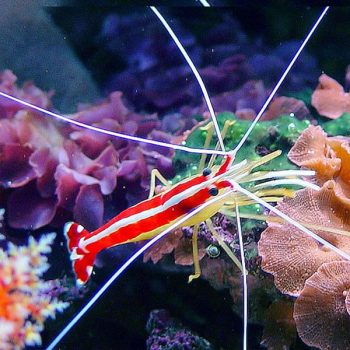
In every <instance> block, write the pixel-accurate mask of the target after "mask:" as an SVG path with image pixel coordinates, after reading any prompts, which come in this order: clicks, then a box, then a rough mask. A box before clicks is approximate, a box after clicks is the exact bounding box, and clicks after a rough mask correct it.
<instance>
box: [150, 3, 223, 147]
mask: <svg viewBox="0 0 350 350" xmlns="http://www.w3.org/2000/svg"><path fill="white" fill-rule="evenodd" d="M208 5H209V4H208ZM150 9H151V10H152V11H153V12H154V13H155V15H156V16H157V17H158V18H159V20H160V21H161V22H162V24H163V26H164V28H165V29H166V30H167V32H168V33H169V34H170V36H171V38H172V39H173V40H174V42H175V44H176V46H177V47H178V49H179V50H180V51H181V53H182V55H183V56H184V58H185V60H186V62H187V64H188V65H189V66H190V68H191V69H192V72H193V74H194V75H195V77H196V79H197V81H198V84H199V86H200V88H201V90H202V93H203V96H204V100H205V102H206V104H207V107H208V109H209V113H210V116H211V119H212V121H213V124H214V128H215V131H216V136H217V138H218V141H219V145H220V147H221V150H222V151H225V145H224V141H223V139H222V136H221V132H220V128H219V124H218V122H217V120H216V116H215V112H214V108H213V105H212V103H211V101H210V98H209V94H208V91H207V89H206V87H205V85H204V82H203V80H202V77H201V76H200V74H199V72H198V70H197V68H196V66H195V65H194V64H193V62H192V60H191V58H190V56H189V55H188V54H187V52H186V50H185V48H184V47H183V46H182V44H181V42H180V40H179V39H178V38H177V36H176V34H175V33H174V31H173V30H172V29H171V28H170V26H169V24H168V22H167V21H166V20H165V18H164V17H163V16H162V15H161V13H160V12H159V11H158V10H157V9H156V8H155V7H154V6H150Z"/></svg>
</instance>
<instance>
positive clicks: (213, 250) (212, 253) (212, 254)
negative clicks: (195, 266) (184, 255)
mask: <svg viewBox="0 0 350 350" xmlns="http://www.w3.org/2000/svg"><path fill="white" fill-rule="evenodd" d="M205 252H206V253H207V255H208V256H209V258H212V259H215V258H217V257H218V256H219V255H220V249H219V248H218V247H217V246H216V245H214V244H210V245H208V247H207V248H206V249H205Z"/></svg>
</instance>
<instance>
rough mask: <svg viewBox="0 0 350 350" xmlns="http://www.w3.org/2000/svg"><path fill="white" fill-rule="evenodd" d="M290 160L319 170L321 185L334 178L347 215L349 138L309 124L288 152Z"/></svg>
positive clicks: (349, 203)
mask: <svg viewBox="0 0 350 350" xmlns="http://www.w3.org/2000/svg"><path fill="white" fill-rule="evenodd" d="M288 157H289V159H290V160H291V161H293V162H294V163H296V164H297V165H299V166H303V167H305V168H308V169H312V170H315V171H316V179H317V181H318V183H319V184H320V185H322V184H324V183H325V181H327V180H330V179H332V180H334V181H333V182H332V186H333V187H334V194H335V196H336V197H337V198H338V199H339V201H341V203H342V205H343V207H344V210H345V213H344V215H343V218H344V220H345V221H346V222H349V219H348V218H347V216H348V215H346V214H347V213H349V211H350V176H349V174H350V139H349V138H347V137H340V136H338V137H327V135H326V134H325V133H324V132H323V130H322V128H321V127H320V126H317V127H315V126H309V128H307V129H306V130H305V131H304V132H303V133H302V135H301V136H300V137H299V139H298V140H297V142H296V143H295V145H294V146H293V147H292V149H291V150H290V151H289V153H288Z"/></svg>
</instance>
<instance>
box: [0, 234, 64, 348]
mask: <svg viewBox="0 0 350 350" xmlns="http://www.w3.org/2000/svg"><path fill="white" fill-rule="evenodd" d="M55 236H56V235H55V234H54V233H51V234H47V235H43V236H42V237H41V238H40V239H39V240H35V239H34V238H33V237H29V241H28V245H27V246H21V247H17V246H15V245H13V244H11V243H9V244H8V250H7V251H5V250H3V249H0V256H1V259H0V329H1V332H0V348H1V349H4V350H7V349H8V350H13V349H22V348H24V347H25V346H26V345H28V346H33V345H41V337H40V332H41V331H42V330H43V328H44V321H45V320H46V319H47V318H55V314H56V312H62V311H63V310H64V309H65V308H67V307H68V305H69V303H67V302H61V301H59V300H58V299H57V298H53V297H51V295H50V289H51V283H50V281H49V282H45V281H44V280H43V279H42V276H43V274H44V273H45V272H46V271H47V270H48V268H49V264H48V261H47V257H46V255H47V254H48V253H50V252H51V247H50V246H51V244H52V243H53V240H54V238H55Z"/></svg>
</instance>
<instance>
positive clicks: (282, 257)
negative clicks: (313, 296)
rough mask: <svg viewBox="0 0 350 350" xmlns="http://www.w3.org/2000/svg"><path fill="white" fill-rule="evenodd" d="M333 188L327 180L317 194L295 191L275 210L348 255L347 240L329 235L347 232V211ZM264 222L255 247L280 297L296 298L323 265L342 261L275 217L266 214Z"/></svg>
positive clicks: (309, 191) (336, 255)
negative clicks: (284, 295) (294, 193)
mask: <svg viewBox="0 0 350 350" xmlns="http://www.w3.org/2000/svg"><path fill="white" fill-rule="evenodd" d="M335 188H336V186H335V182H334V181H333V180H330V181H327V182H326V183H325V184H324V185H323V187H322V188H321V190H319V191H314V190H311V189H304V190H300V191H297V192H296V195H295V197H294V198H285V199H283V201H282V202H280V203H279V204H278V205H277V208H278V209H279V210H281V211H282V212H284V213H285V214H287V215H288V216H289V217H291V218H293V219H294V220H296V221H298V222H300V223H302V224H304V225H305V226H307V227H309V228H310V229H312V231H313V232H315V233H316V234H318V235H319V236H320V237H322V238H324V239H325V240H327V241H328V242H330V243H332V244H333V245H335V246H336V247H338V248H340V249H342V250H344V251H346V252H348V253H350V237H348V236H345V235H341V234H336V233H332V232H330V231H332V230H333V231H334V230H338V232H339V230H341V231H342V232H344V231H350V223H349V220H348V217H349V210H348V209H347V208H346V207H344V205H343V204H342V203H341V202H340V201H339V198H338V197H337V196H336V193H335ZM267 221H268V228H267V229H266V230H265V231H264V232H263V233H262V234H261V238H260V241H259V244H258V249H259V255H261V257H262V262H261V266H262V268H263V270H264V271H266V272H269V273H271V274H273V275H274V277H275V285H276V287H277V288H278V289H279V290H280V291H281V292H282V293H285V294H289V295H292V296H298V295H299V294H300V292H301V290H302V289H303V287H304V283H305V281H306V279H307V278H309V277H310V276H311V275H312V274H313V273H315V272H316V271H317V269H318V268H319V267H320V266H321V265H322V264H323V263H326V262H331V261H336V260H341V259H342V258H341V257H340V256H339V255H338V254H336V253H335V252H333V251H331V250H329V249H327V248H325V247H324V246H322V245H321V244H320V243H318V242H316V241H315V240H314V239H313V238H311V237H310V236H307V235H306V234H304V233H303V232H301V231H299V230H297V229H296V228H295V227H294V226H292V225H291V224H288V223H285V222H283V221H281V220H280V219H278V218H276V216H275V215H273V214H270V218H269V219H268V220H267ZM325 228H327V229H325Z"/></svg>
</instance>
